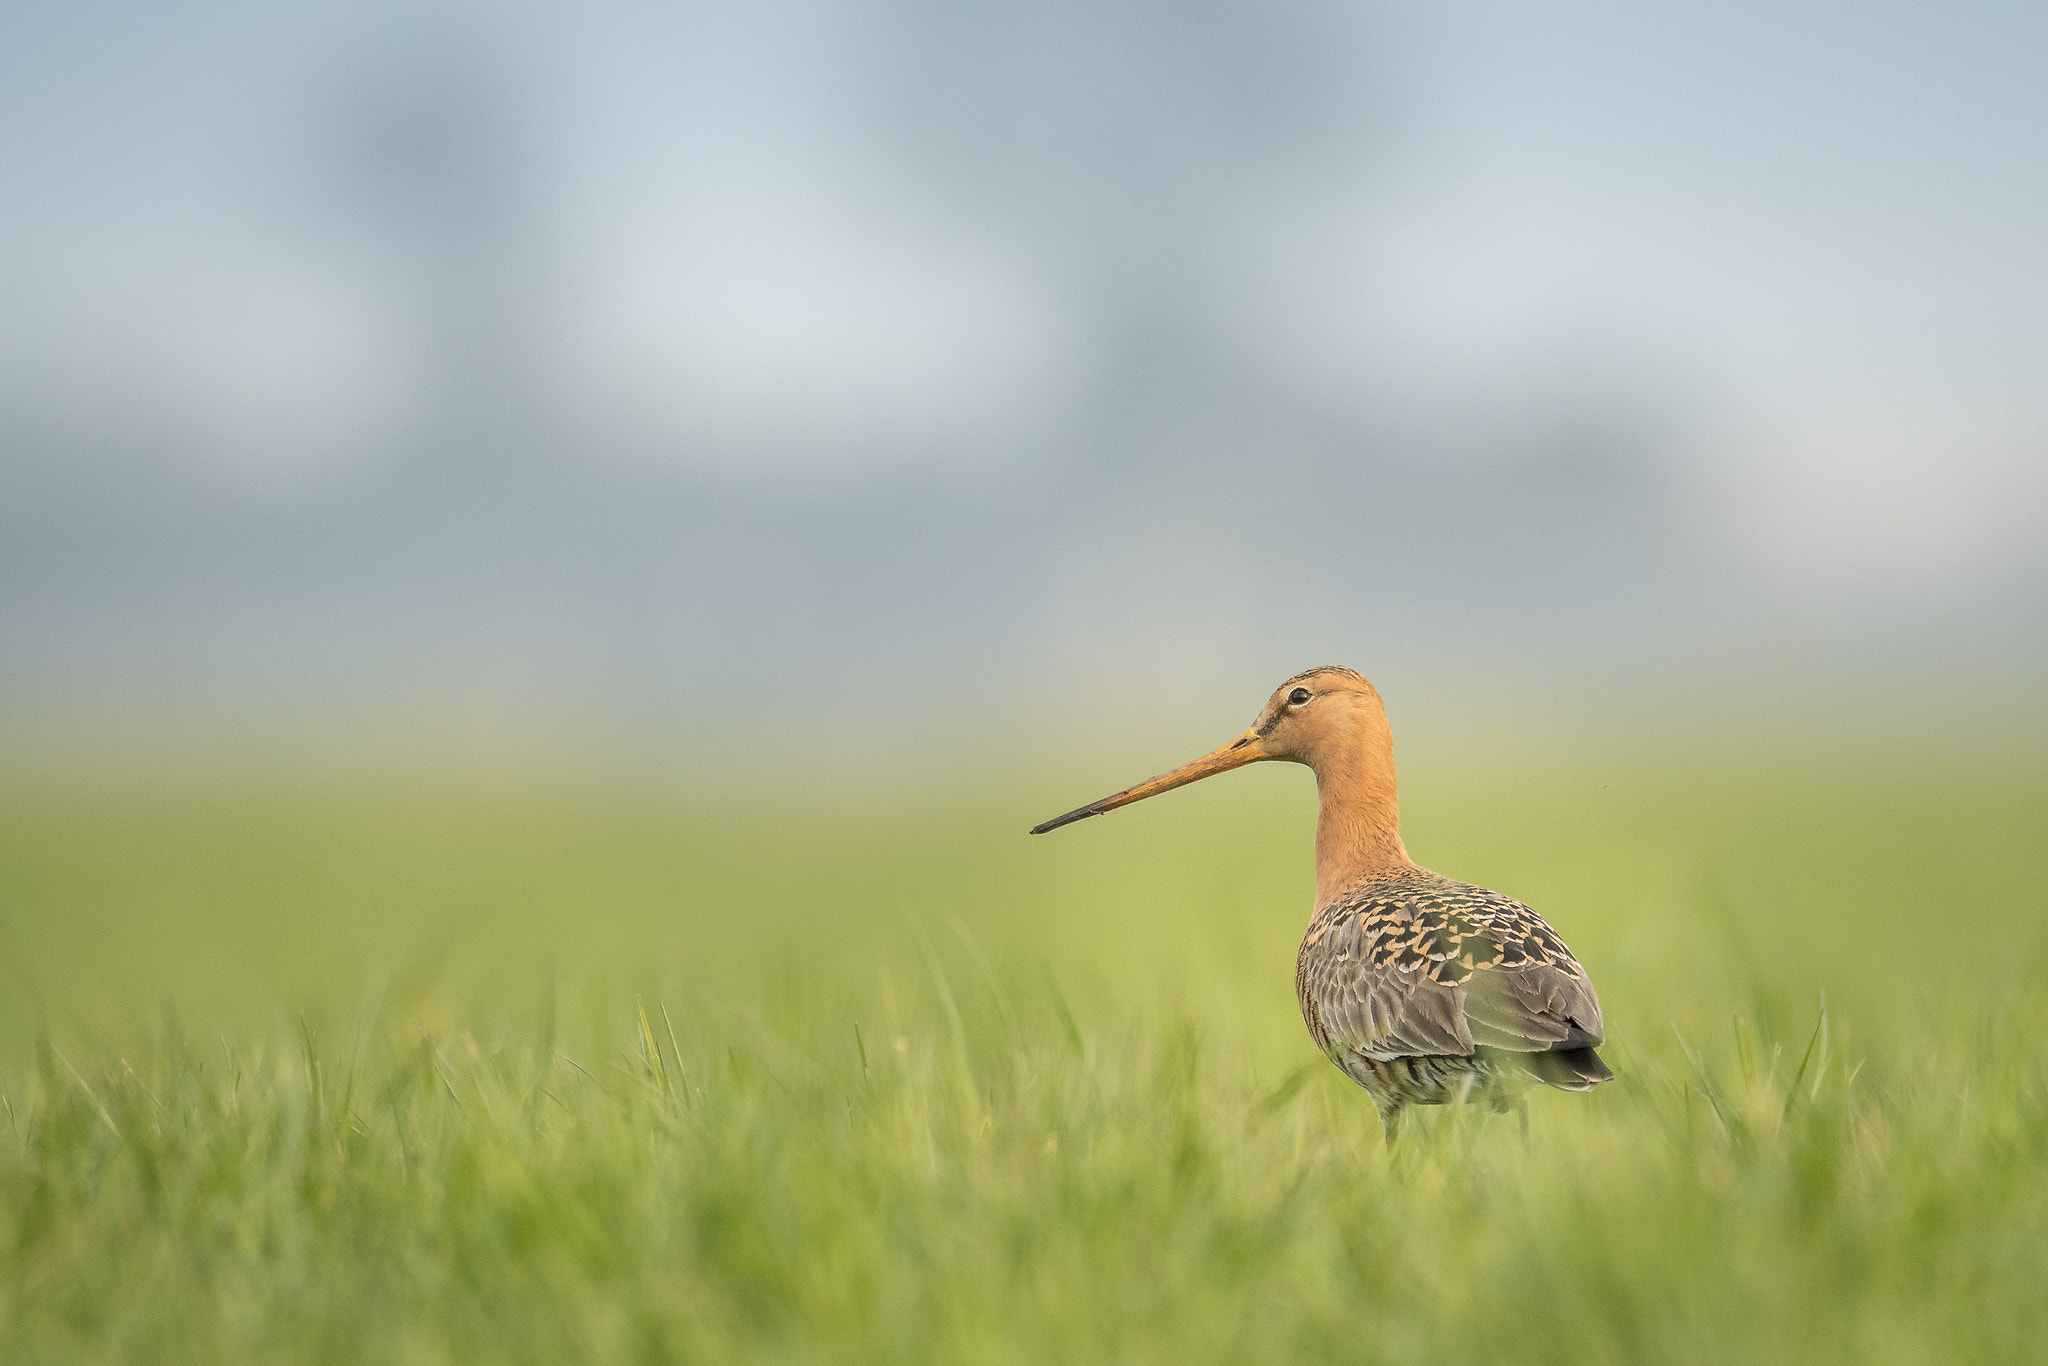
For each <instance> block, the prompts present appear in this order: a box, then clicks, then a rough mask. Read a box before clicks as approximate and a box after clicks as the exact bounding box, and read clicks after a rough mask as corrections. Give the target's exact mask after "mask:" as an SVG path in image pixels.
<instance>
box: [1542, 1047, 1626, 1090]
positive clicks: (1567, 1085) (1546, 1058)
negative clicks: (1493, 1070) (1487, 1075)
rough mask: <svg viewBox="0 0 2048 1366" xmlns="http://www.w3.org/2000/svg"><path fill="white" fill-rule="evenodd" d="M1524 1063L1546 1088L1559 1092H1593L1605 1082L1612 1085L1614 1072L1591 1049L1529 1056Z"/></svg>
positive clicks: (1559, 1050) (1560, 1050) (1557, 1051)
mask: <svg viewBox="0 0 2048 1366" xmlns="http://www.w3.org/2000/svg"><path fill="white" fill-rule="evenodd" d="M1522 1061H1523V1062H1524V1064H1526V1065H1527V1067H1528V1069H1529V1070H1530V1071H1531V1072H1533V1073H1534V1074H1535V1075H1536V1079H1537V1080H1538V1081H1540V1082H1542V1083H1543V1084H1544V1085H1545V1086H1555V1087H1556V1088H1557V1089H1558V1090H1560V1091H1590V1090H1592V1089H1593V1088H1594V1087H1596V1086H1598V1085H1599V1084H1600V1083H1601V1082H1603V1081H1613V1080H1614V1071H1613V1069H1612V1068H1610V1067H1608V1065H1607V1064H1606V1063H1604V1062H1602V1061H1600V1055H1599V1054H1598V1053H1596V1052H1594V1051H1593V1050H1592V1049H1591V1048H1553V1049H1551V1050H1550V1051H1549V1052H1547V1053H1527V1054H1524V1055H1523V1057H1522Z"/></svg>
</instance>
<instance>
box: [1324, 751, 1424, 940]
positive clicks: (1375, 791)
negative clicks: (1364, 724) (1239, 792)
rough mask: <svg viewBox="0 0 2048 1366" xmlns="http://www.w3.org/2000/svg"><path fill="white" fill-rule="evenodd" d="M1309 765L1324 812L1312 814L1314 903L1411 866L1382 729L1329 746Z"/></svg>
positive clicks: (1391, 756)
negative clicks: (1314, 860) (1402, 839)
mask: <svg viewBox="0 0 2048 1366" xmlns="http://www.w3.org/2000/svg"><path fill="white" fill-rule="evenodd" d="M1310 767H1311V768H1313V769H1314V770H1315V774H1316V792H1317V795H1318V796H1319V797H1320V798H1321V801H1322V811H1321V813H1320V814H1319V815H1318V816H1317V817H1316V906H1317V908H1318V909H1320V908H1322V907H1324V906H1327V905H1329V904H1330V903H1331V902H1333V901H1335V900H1336V899H1337V898H1338V896H1340V895H1341V894H1342V893H1344V892H1345V891H1347V890H1348V889H1350V888H1351V887H1354V886H1356V885H1357V884H1358V883H1361V882H1367V881H1370V880H1371V879H1372V878H1374V877H1376V876H1379V875H1381V874H1384V873H1387V872H1390V871H1393V870H1394V869H1397V868H1406V867H1411V866H1413V865H1411V864H1410V863H1409V860H1408V851H1407V849H1406V848H1404V847H1403V846H1402V844H1401V808H1400V802H1399V801H1398V800H1397V798H1396V796H1395V793H1394V746H1393V741H1392V739H1391V738H1390V737H1388V736H1387V735H1386V734H1385V733H1384V732H1381V733H1380V734H1377V735H1368V736H1365V737H1363V738H1362V739H1361V740H1360V741H1359V742H1358V743H1354V744H1346V745H1343V746H1341V747H1336V746H1333V747H1332V749H1331V751H1330V752H1329V753H1327V754H1318V755H1316V756H1315V758H1314V760H1313V761H1312V762H1311V764H1310Z"/></svg>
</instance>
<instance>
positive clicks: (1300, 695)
mask: <svg viewBox="0 0 2048 1366" xmlns="http://www.w3.org/2000/svg"><path fill="white" fill-rule="evenodd" d="M1306 701H1308V689H1307V688H1296V689H1295V690H1294V691H1293V692H1291V693H1289V694H1287V705H1288V706H1290V707H1298V706H1300V705H1301V704H1302V703H1304V702H1306Z"/></svg>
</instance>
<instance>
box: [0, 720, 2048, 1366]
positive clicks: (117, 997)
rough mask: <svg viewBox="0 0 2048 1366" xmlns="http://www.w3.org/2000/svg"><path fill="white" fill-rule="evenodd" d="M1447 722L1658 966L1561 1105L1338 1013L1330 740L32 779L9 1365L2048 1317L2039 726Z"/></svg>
mask: <svg viewBox="0 0 2048 1366" xmlns="http://www.w3.org/2000/svg"><path fill="white" fill-rule="evenodd" d="M1405 757H1408V758H1409V760H1410V769H1411V771H1412V772H1413V775H1414V776H1413V777H1411V779H1410V782H1409V784H1408V787H1407V789H1406V793H1405V796H1406V803H1407V805H1406V810H1407V822H1406V829H1407V834H1408V837H1409V844H1410V847H1411V850H1412V851H1413V852H1414V853H1415V854H1416V856H1417V857H1418V859H1420V860H1421V861H1423V862H1425V863H1428V864H1430V865H1432V866H1434V867H1437V868H1438V869H1440V870H1441V871H1444V872H1447V873H1450V874H1452V875H1454V876H1459V877H1464V878H1468V879H1471V880H1474V881H1479V882H1484V883H1487V884H1489V885H1492V886H1495V887H1498V888H1501V889H1502V890H1505V891H1509V892H1511V893H1514V894H1516V895H1519V896H1521V897H1523V898H1524V899H1525V900H1528V901H1530V902H1531V903H1532V904H1534V905H1536V906H1537V907H1538V908H1539V909H1540V910H1542V911H1544V912H1545V913H1546V914H1547V915H1548V916H1549V917H1550V919H1551V920H1552V922H1553V923H1554V924H1556V925H1557V926H1558V928H1559V929H1560V930H1561V931H1562V932H1563V934H1564V935H1565V936H1566V937H1567V939H1568V940H1569V941H1570V942H1571V944H1572V945H1573V947H1574V949H1575V950H1577V952H1578V953H1579V956H1580V957H1581V958H1582V959H1583V960H1584V961H1585V963H1586V964H1587V966H1588V968H1589V969H1590V970H1591V972H1592V973H1593V975H1594V978H1595V981H1596V983H1597V984H1598V986H1599V987H1600V990H1601V994H1602V999H1603V1001H1604V1003H1605V1005H1606V1008H1607V1012H1608V1027H1609V1038H1610V1047H1609V1048H1608V1049H1607V1050H1606V1052H1607V1055H1608V1057H1609V1059H1610V1061H1611V1062H1612V1063H1613V1065H1614V1066H1615V1069H1616V1071H1617V1072H1619V1073H1620V1074H1621V1079H1620V1080H1619V1081H1618V1082H1616V1083H1615V1084H1613V1085H1610V1086H1607V1087H1603V1088H1602V1089H1601V1090H1600V1091H1598V1092H1596V1093H1594V1094H1592V1095H1590V1096H1567V1095H1561V1094H1554V1093H1544V1094H1540V1095H1538V1096H1536V1097H1535V1098H1534V1100H1533V1104H1532V1124H1531V1131H1530V1134H1529V1136H1528V1138H1527V1139H1526V1140H1524V1139H1523V1138H1522V1136H1521V1135H1520V1133H1519V1132H1518V1129H1517V1126H1516V1125H1515V1123H1514V1121H1513V1120H1512V1119H1511V1118H1509V1119H1497V1118H1493V1117H1490V1116H1488V1115H1486V1114H1484V1113H1482V1112H1477V1111H1463V1110H1446V1111H1440V1112H1424V1113H1422V1114H1420V1115H1419V1116H1417V1117H1416V1118H1415V1119H1412V1120H1411V1122H1410V1124H1409V1127H1408V1130H1407V1132H1406V1133H1405V1134H1404V1136H1403V1139H1402V1142H1401V1144H1400V1145H1399V1146H1398V1147H1397V1148H1396V1149H1395V1150H1394V1151H1393V1152H1391V1153H1389V1152H1388V1151H1387V1150H1385V1149H1384V1148H1383V1146H1382V1144H1381V1141H1380V1137H1379V1131H1378V1124H1377V1122H1376V1121H1375V1119H1374V1117H1373V1114H1372V1109H1371V1106H1370V1104H1369V1103H1368V1102H1367V1101H1366V1100H1365V1098H1364V1096H1363V1095H1362V1094H1360V1093H1358V1092H1357V1091H1356V1090H1355V1089H1353V1088H1352V1087H1351V1086H1350V1084H1349V1083H1348V1082H1345V1081H1344V1080H1343V1079H1342V1078H1341V1077H1340V1076H1339V1075H1338V1074H1337V1073H1336V1072H1335V1070H1334V1069H1332V1068H1330V1067H1329V1066H1328V1064H1327V1063H1324V1062H1323V1061H1322V1060H1321V1059H1320V1058H1318V1057H1316V1056H1314V1055H1313V1054H1312V1052H1311V1050H1310V1047H1309V1045H1308V1042H1307V1037H1306V1033H1305V1031H1303V1029H1302V1027H1301V1025H1300V1022H1299V1020H1298V1019H1297V1018H1296V1016H1295V1010H1294V1002H1293V994H1292V991H1291V972H1292V958H1293V950H1294V944H1295V942H1296V940H1297V938H1298V936H1299V933H1300V931H1301V928H1302V926H1303V924H1304V923H1305V920H1306V916H1307V911H1308V906H1307V901H1308V892H1309V882H1310V878H1309V869H1308V843H1309V829H1308V827H1309V814H1310V810H1311V801H1312V797H1311V794H1310V790H1309V786H1308V779H1307V776H1306V775H1305V774H1302V773H1300V772H1299V771H1297V770H1291V769H1280V768H1279V766H1266V767H1262V768H1260V769H1255V770H1252V771H1248V772H1246V773H1244V774H1239V775H1233V776H1232V777H1231V778H1228V779H1223V780H1219V781H1218V782H1216V783H1212V784H1205V785H1203V786H1201V787H1198V788H1194V789H1190V790H1188V791H1187V792H1184V793H1177V794H1174V795H1173V796H1171V797H1167V798H1163V799H1161V800H1160V801H1157V802H1153V803H1148V804H1146V805H1145V806H1141V807H1136V808H1132V809H1131V810H1129V811H1127V812H1122V813H1118V814H1117V815H1116V816H1113V817H1110V818H1107V819H1104V820H1101V821H1093V822H1088V823H1086V824H1084V825H1082V826H1079V827H1076V828H1075V829H1073V830H1071V831H1064V832H1061V833H1060V834H1059V835H1056V836H1053V837H1049V838H1045V839H1039V840H1031V839H1027V838H1026V837H1024V836H1023V834H1022V830H1023V828H1024V827H1025V826H1026V825H1028V824H1029V823H1031V821H1033V820H1035V819H1038V818H1041V817H1043V816H1044V815H1047V814H1049V813H1051V812H1053V811H1057V810H1062V809H1065V808H1066V807H1068V806H1071V805H1073V804H1074V803H1075V802H1076V801H1079V800H1082V799H1085V798H1087V797H1089V796H1093V795H1096V794H1097V789H1099V790H1102V791H1106V790H1109V788H1111V787H1113V786H1117V785H1120V784H1121V783H1122V782H1124V781H1127V780H1128V779H1129V778H1130V777H1132V776H1134V775H1135V773H1136V772H1137V771H1141V770H1143V769H1144V768H1145V764H1144V763H1142V762H1141V763H1139V764H1138V765H1137V766H1136V768H1135V769H1133V770H1132V771H1126V767H1127V766H1123V765H1109V764H1103V765H1101V766H1100V769H1099V771H1094V770H1095V766H1092V765H1091V771H1090V772H1088V773H1084V774H1083V775H1082V776H1081V778H1080V779H1079V780H1078V781H1072V780H1069V781H1065V782H1062V783H1060V784H1059V785H1057V786H1056V787H1055V788H1051V789H1048V788H1047V787H1046V786H1045V785H1044V784H1043V783H1034V782H1029V781H1026V782H1018V783H1006V782H1002V781H995V782H989V781H985V780H984V781H981V782H977V783H968V782H960V783H955V784H940V785H937V786H936V787H935V790H934V791H933V792H932V793H930V794H928V795H927V796H925V797H924V798H921V799H913V798H911V797H908V796H903V795H894V796H882V797H868V798H866V799H861V800H855V799H851V798H842V797H834V796H831V795H818V796H814V797H811V798H808V799H803V800H791V799H783V800H777V801H769V800H766V799H753V798H747V799H729V800H726V801H723V802H713V801H710V800H708V799H704V798H695V799H686V798H682V797H676V796H673V795H661V794H656V793H650V792H648V791H646V790H644V789H634V788H630V787H627V786H624V785H620V786H615V787H606V786H604V785H601V784H596V783H592V782H588V781H584V782H581V783H576V784H558V785H553V786H550V785H546V784H541V783H538V782H529V783H523V784H511V785H509V786H508V785H506V784H504V783H502V782H501V783H498V784H495V785H487V784H484V783H483V782H481V781H480V780H479V781H471V782H460V781H448V782H440V783H427V782H420V781H410V782H400V781H397V780H393V781H391V782H387V783H382V784H375V783H365V782H355V783H339V782H337V783H329V784H319V783H313V782H300V783H286V782H271V783H262V782H255V781H248V782H240V783H231V782H218V781H217V782H213V783H198V782H194V783H190V784H184V785H179V784H172V783H164V782H158V783H156V784H154V785H146V784H139V783H137V784H128V785H120V784H113V783H101V784H98V785H79V784H73V785H65V784H62V783H58V782H54V781H52V782H39V783H29V782H25V781H24V782H18V783H17V784H16V785H15V786H13V787H12V788H9V789H7V790H5V791H4V792H0V993H4V1000H0V1100H4V1102H5V1105H4V1113H0V1356H4V1357H5V1358H6V1359H10V1360H33V1361H66V1360H74V1359H75V1360H94V1361H106V1360H134V1361H150V1362H178V1361H209V1362H210V1361H238V1362H240V1361H266V1360H277V1361H286V1360H289V1361H303V1360H336V1361H376V1362H410V1361H419V1362H438V1361H472V1360H479V1361H480V1360H491V1361H497V1360H522V1361H523V1360H531V1361H547V1362H558V1361H564V1360H578V1361H667V1360H674V1361H716V1362H735V1361H778V1362H781V1361H787V1362H806V1361H821V1362H822V1361H832V1362H840V1361H873V1362H914V1361H924V1360H930V1361H948V1362H952V1361H999V1362H1020V1363H1022V1362H1033V1363H1036V1362H1054V1361H1057V1362H1069V1361H1116V1362H1147V1361H1159V1362H1168V1361H1172V1362H1181V1361H1217V1362H1256V1361H1267V1360H1271V1361H1276V1362H1277V1361H1301V1360H1327V1359H1340V1360H1358V1361H1382V1360H1384V1361H1390V1362H1405V1361H1420V1360H1437V1359H1465V1360H1496V1359H1497V1360H1516V1361H1553V1360H1554V1361H1559V1362H1574V1363H1584V1362H1599V1361H1612V1362H1640V1361H1651V1360H1656V1361H1700V1362H1707V1361H1759V1360H1782V1361H1800V1362H1810V1361H1844V1362H1848V1361H1854V1362H1890V1361H1898V1362H1926V1361H1934V1360H2012V1361H2020V1360H2029V1359H2035V1358H2037V1357H2038V1353H2039V1344H2040V1343H2042V1342H2043V1341H2048V1296H2044V1295H2042V1294H2041V1287H2042V1286H2043V1285H2048V1066H2044V1063H2043V1060H2042V1038H2043V1030H2044V1026H2048V995H2044V992H2043V986H2044V985H2048V944H2044V941H2043V940H2042V937H2041V927H2042V925H2043V923H2044V918H2043V912H2044V910H2048V847H2044V845H2048V842H2044V841H2043V840H2042V838H2041V834H2040V832H2041V831H2042V830H2044V829H2048V765H2044V764H2043V763H2041V762H2040V761H2039V759H2038V757H2037V756H2032V755H2029V754H2019V755H2006V756H2002V757H1978V758H1970V757H1957V758H1951V759H1948V760H1942V761H1935V760H1929V759H1904V758H1900V759H1893V760H1888V761H1885V762H1877V761H1875V760H1866V761H1862V762H1858V763H1853V764H1852V763H1847V762H1843V761H1840V760H1836V761H1830V762H1819V761H1816V762H1813V763H1807V762H1802V761H1798V760H1795V759H1792V758H1786V757H1778V758H1775V759H1772V760H1770V761H1768V762H1767V763H1760V762H1755V761H1751V762H1738V761H1736V760H1734V759H1723V760H1721V761H1719V762H1717V763H1715V764H1711V765H1710V764H1707V763H1703V762H1678V761H1674V760H1671V759H1669V758H1668V757H1667V758H1663V759H1656V760H1653V759H1651V758H1649V757H1644V758H1641V759H1639V760H1637V761H1634V762H1617V763H1615V764H1612V765H1609V766H1607V767H1606V768H1604V769H1603V768H1600V767H1598V766H1595V765H1590V764H1585V763H1581V764H1573V765H1567V764H1549V765H1544V764H1538V763H1534V762H1524V763H1521V764H1518V765H1517V766H1515V768H1514V770H1513V772H1512V773H1510V774H1508V775H1506V776H1503V775H1502V774H1500V773H1499V772H1496V771H1490V770H1488V769H1486V768H1484V767H1480V766H1476V765H1469V766H1468V765H1463V764H1459V763H1456V762H1454V761H1452V760H1451V759H1448V758H1444V757H1442V756H1435V758H1434V761H1432V760H1431V758H1430V757H1429V756H1425V757H1424V758H1423V759H1422V760H1420V761H1418V760H1417V759H1416V758H1415V756H1405ZM1824 998H1825V1001H1826V1007H1825V1012H1824V1011H1823V1005H1822V1002H1823V999H1824Z"/></svg>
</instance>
